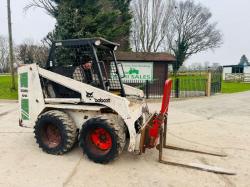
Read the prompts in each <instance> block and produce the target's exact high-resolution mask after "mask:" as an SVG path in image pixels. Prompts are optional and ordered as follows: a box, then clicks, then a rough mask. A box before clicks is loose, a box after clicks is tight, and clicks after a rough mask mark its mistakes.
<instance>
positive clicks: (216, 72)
mask: <svg viewBox="0 0 250 187" xmlns="http://www.w3.org/2000/svg"><path fill="white" fill-rule="evenodd" d="M209 72H210V73H211V95H214V94H216V93H221V88H222V72H223V67H221V66H220V67H217V68H211V69H210V70H209Z"/></svg>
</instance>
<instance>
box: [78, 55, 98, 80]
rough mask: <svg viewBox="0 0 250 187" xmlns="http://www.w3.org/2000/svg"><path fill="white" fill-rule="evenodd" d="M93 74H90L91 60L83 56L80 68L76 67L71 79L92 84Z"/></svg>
mask: <svg viewBox="0 0 250 187" xmlns="http://www.w3.org/2000/svg"><path fill="white" fill-rule="evenodd" d="M93 76H94V74H93V72H92V58H91V57H90V56H88V55H84V56H83V58H82V62H81V64H80V66H77V67H76V69H75V71H74V73H73V79H75V80H77V81H80V82H83V83H87V84H91V83H93V81H94V80H93Z"/></svg>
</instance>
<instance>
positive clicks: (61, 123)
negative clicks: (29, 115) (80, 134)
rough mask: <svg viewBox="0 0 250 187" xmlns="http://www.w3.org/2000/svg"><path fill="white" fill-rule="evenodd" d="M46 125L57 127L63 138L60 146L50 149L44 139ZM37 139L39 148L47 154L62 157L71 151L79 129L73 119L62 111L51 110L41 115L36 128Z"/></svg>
mask: <svg viewBox="0 0 250 187" xmlns="http://www.w3.org/2000/svg"><path fill="white" fill-rule="evenodd" d="M46 124H52V125H53V126H55V127H56V128H57V129H58V131H59V133H60V136H61V140H60V143H59V145H57V146H56V147H54V148H50V147H48V146H47V145H46V143H45V142H44V141H43V138H42V132H43V130H44V129H45V128H46ZM34 133H35V139H36V142H37V144H38V145H39V147H40V148H41V149H42V150H43V151H44V152H46V153H49V154H53V155H61V154H64V153H66V152H68V151H70V150H71V149H72V147H73V145H74V143H75V142H76V139H77V127H76V125H75V123H74V121H73V120H72V119H71V117H70V116H69V115H68V114H67V113H65V112H62V111H58V110H50V111H47V112H45V113H43V114H41V115H40V116H39V117H38V119H37V121H36V125H35V127H34Z"/></svg>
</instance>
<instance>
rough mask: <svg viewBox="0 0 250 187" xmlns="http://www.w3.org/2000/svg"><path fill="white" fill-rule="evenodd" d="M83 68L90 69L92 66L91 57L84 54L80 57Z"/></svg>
mask: <svg viewBox="0 0 250 187" xmlns="http://www.w3.org/2000/svg"><path fill="white" fill-rule="evenodd" d="M82 67H83V69H91V67H92V58H91V57H90V56H88V55H84V56H83V59H82Z"/></svg>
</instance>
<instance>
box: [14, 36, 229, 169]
mask: <svg viewBox="0 0 250 187" xmlns="http://www.w3.org/2000/svg"><path fill="white" fill-rule="evenodd" d="M118 46H119V44H116V43H113V42H110V41H107V40H105V39H103V38H92V39H73V40H64V41H56V42H54V43H53V44H52V47H51V49H50V52H49V57H48V61H47V63H46V65H45V66H44V67H39V66H38V65H37V64H31V65H26V66H23V67H20V68H19V69H18V78H19V109H20V117H19V118H20V120H19V125H20V126H22V127H32V128H34V134H35V139H36V142H37V144H38V145H39V147H40V148H41V149H42V150H43V151H44V152H47V153H49V154H54V155H60V154H64V153H66V152H68V151H70V150H71V149H72V147H73V146H74V144H75V143H76V142H79V145H80V146H81V148H82V149H83V152H84V153H85V154H86V155H87V156H88V158H89V159H90V160H93V161H94V162H97V163H107V162H109V161H111V160H114V159H115V158H116V157H118V156H119V154H121V153H122V151H123V149H124V147H125V144H126V143H127V144H128V146H127V147H128V151H129V152H135V153H139V154H140V153H144V152H145V150H146V149H147V148H154V147H157V148H158V150H159V153H160V154H159V161H160V162H162V163H167V164H171V165H178V166H183V167H189V168H193V169H201V170H207V171H211V172H217V173H225V174H233V172H228V171H225V170H223V169H220V168H214V167H210V166H204V165H198V166H197V165H192V164H191V165H190V164H186V165H185V164H182V163H175V162H170V161H163V159H162V150H163V148H171V149H177V148H176V147H170V146H167V145H165V142H164V141H165V140H166V136H165V134H166V131H167V111H168V103H169V99H170V91H171V84H172V83H171V81H170V80H169V81H166V85H165V88H164V96H163V101H162V109H161V111H160V113H150V112H149V110H148V107H147V104H146V102H145V99H144V93H143V91H141V90H139V89H137V88H134V87H131V86H128V85H126V84H123V82H122V78H123V77H124V71H123V67H122V64H120V63H118V62H117V60H116V56H115V53H114V51H115V50H116V48H117V47H118ZM86 56H88V57H90V58H91V60H92V66H91V69H90V70H89V71H90V73H91V76H86V72H85V70H84V69H83V68H81V63H82V61H83V59H84V57H86ZM79 67H80V70H81V71H76V69H77V68H78V70H79ZM77 73H78V75H77V76H78V77H80V78H81V77H83V76H85V80H84V81H83V79H78V80H77V79H76V78H75V77H76V74H77ZM79 80H81V81H79ZM163 131H164V132H163ZM158 142H160V144H158V146H156V145H157V143H158ZM178 150H182V151H183V150H185V151H193V152H194V151H196V150H187V149H181V148H178ZM196 152H197V151H196ZM199 153H203V154H207V153H206V152H205V153H204V152H199ZM215 155H216V154H215ZM217 155H218V156H223V155H221V154H217Z"/></svg>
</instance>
